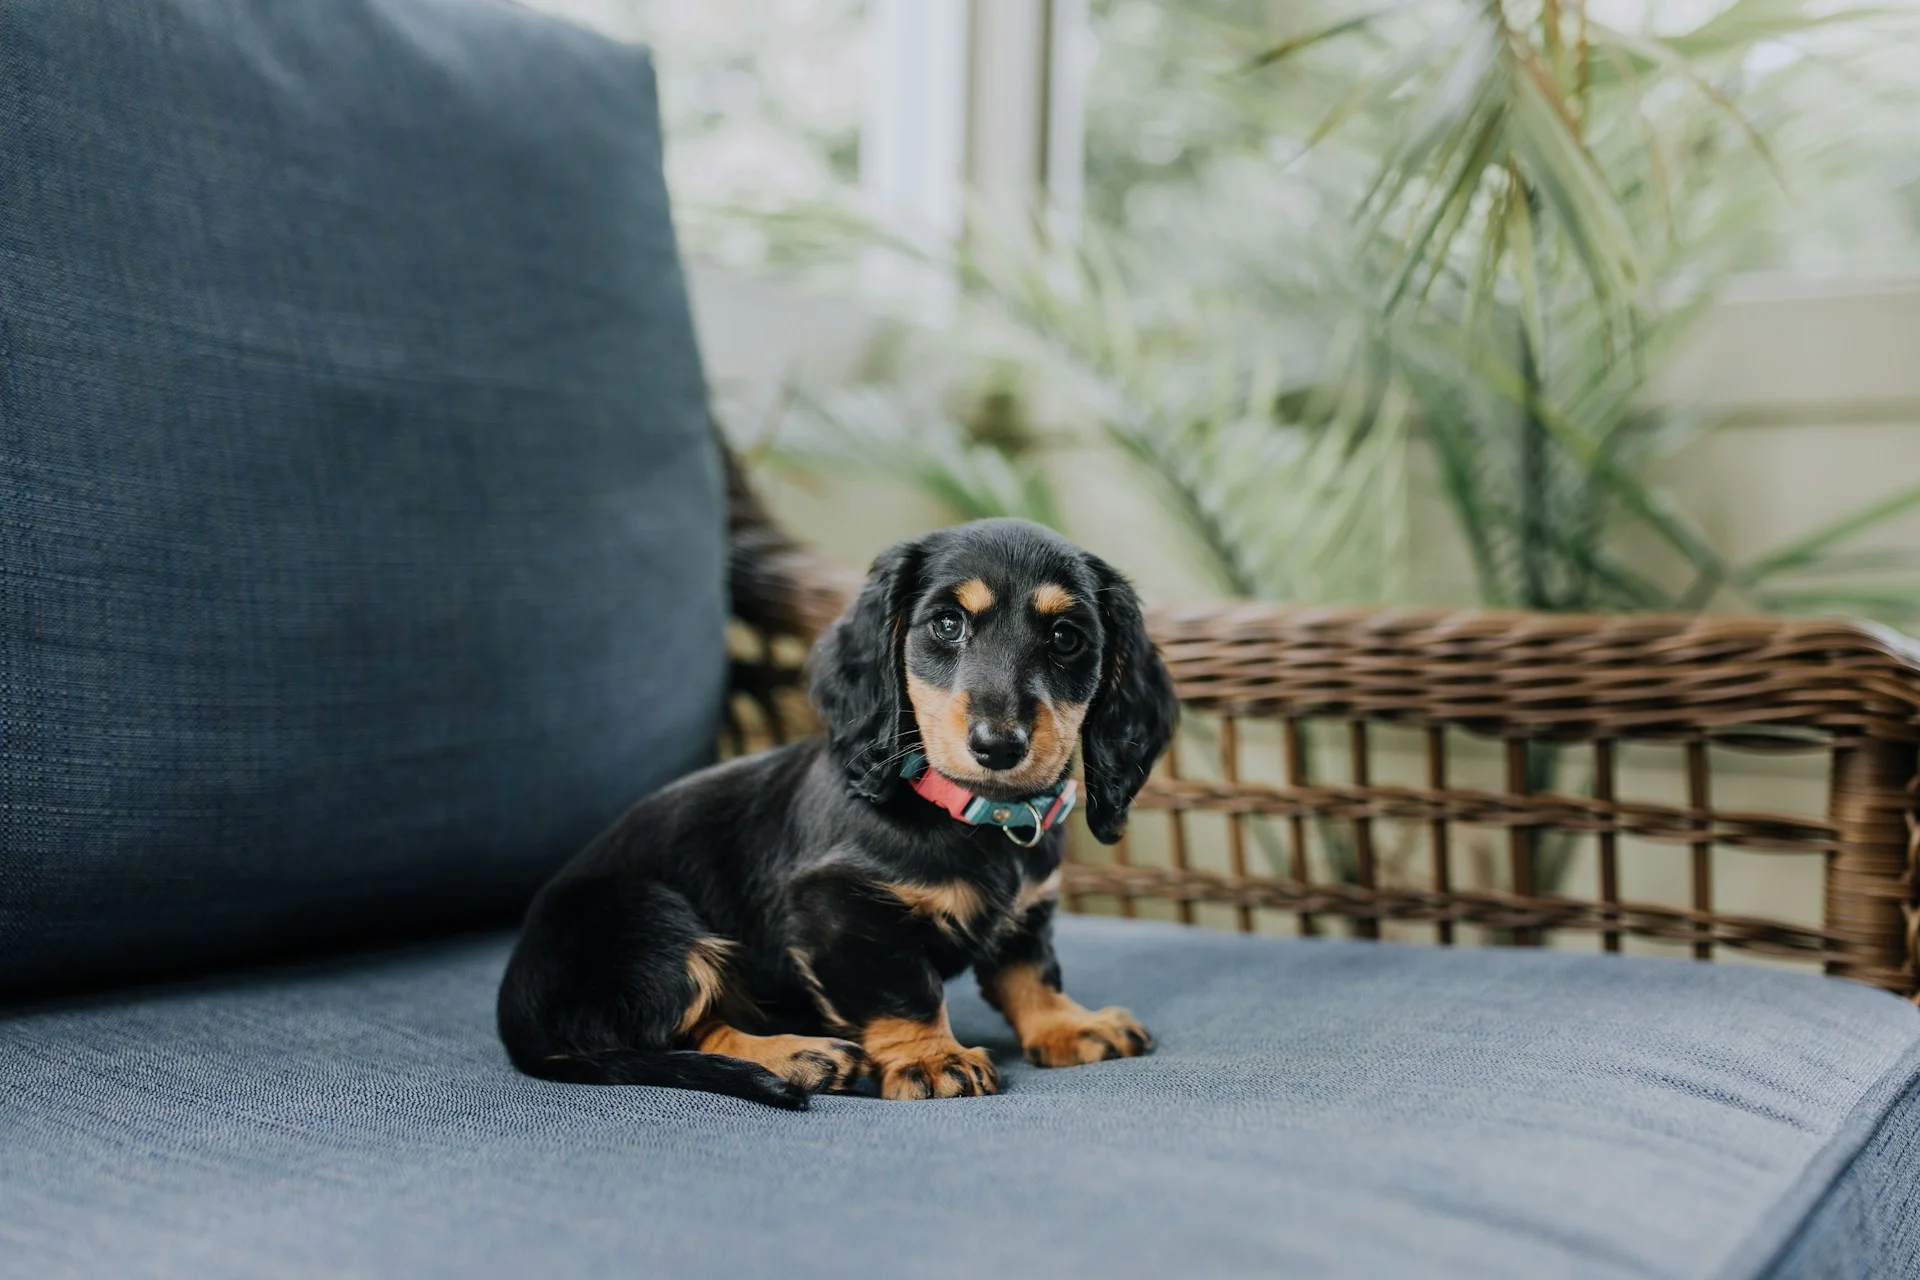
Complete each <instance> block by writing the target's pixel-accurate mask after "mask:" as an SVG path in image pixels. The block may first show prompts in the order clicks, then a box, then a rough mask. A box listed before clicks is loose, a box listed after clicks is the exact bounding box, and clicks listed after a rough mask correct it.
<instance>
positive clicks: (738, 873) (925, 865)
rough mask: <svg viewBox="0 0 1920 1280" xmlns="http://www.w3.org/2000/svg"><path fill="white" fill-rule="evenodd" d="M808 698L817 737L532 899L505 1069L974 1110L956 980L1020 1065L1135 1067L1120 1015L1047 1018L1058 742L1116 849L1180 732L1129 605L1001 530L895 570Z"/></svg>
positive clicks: (650, 816) (1070, 787) (1054, 972)
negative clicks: (815, 711) (954, 1009)
mask: <svg viewBox="0 0 1920 1280" xmlns="http://www.w3.org/2000/svg"><path fill="white" fill-rule="evenodd" d="M813 697H814V701H815V703H816V705H817V706H818V707H819V710H820V713H821V717H822V719H823V720H824V721H825V723H826V726H827V732H826V734H825V735H824V737H820V738H813V739H809V740H807V741H804V742H800V743H796V744H794V745H792V746H787V747H781V748H778V749H776V750H773V751H768V752H764V753H762V754H760V755H756V756H751V757H748V758H746V759H742V760H735V761H732V762H730V763H728V764H723V765H719V766H717V767H715V768H711V769H707V770H704V771H702V772H700V773H697V774H694V775H693V776H691V777H688V778H685V779H683V780H682V781H680V782H677V783H675V784H673V785H672V786H669V787H667V788H665V789H664V790H662V791H659V792H657V793H656V794H654V795H652V796H650V797H649V798H647V799H646V800H644V801H642V802H641V803H640V804H638V805H636V806H635V807H634V808H633V809H632V810H630V811H629V812H628V813H627V814H626V815H625V816H624V817H622V818H621V819H620V820H619V821H618V822H617V823H615V824H614V826H613V827H612V828H611V829H610V830H608V831H607V832H606V833H605V834H604V835H602V836H600V837H599V838H598V839H597V840H595V841H594V842H593V844H591V845H590V846H588V848H587V849H585V850H584V851H583V852H581V853H580V854H579V855H578V856H577V857H575V858H574V859H573V861H572V862H570V863H569V864H568V865H567V866H566V867H565V868H564V869H562V871H561V872H560V874H559V875H558V876H556V877H555V878H554V880H553V881H552V882H551V883H550V884H548V885H547V886H546V887H545V888H544V889H543V890H542V891H541V892H540V894H539V896H538V897H537V898H535V899H534V902H533V905H532V907H531V909H530V910H529V912H528V916H527V921H526V927H525V930H524V932H523V933H522V935H521V938H520V943H519V946H518V947H517V948H516V950H515V951H514V954H513V959H512V960H511V962H510V963H509V964H508V966H507V973H506V977H505V980H504V981H503V982H502V984H501V987H500V1007H499V1017H500V1035H501V1038H502V1039H503V1040H504V1041H505V1042H506V1046H507V1051H508V1053H509V1054H510V1055H511V1056H512V1058H513V1061H514V1063H515V1065H517V1066H518V1067H519V1068H520V1069H521V1070H522V1071H525V1072H528V1073H529V1074H532V1075H536V1076H543V1077H546V1078H548V1079H552V1080H564V1081H572V1082H578V1083H588V1084H653V1085H676V1086H679V1087H682V1088H689V1089H708V1090H713V1091H715V1092H719V1093H729V1094H734V1095H737V1096H739V1097H743V1098H751V1099H754V1100H756V1101H760V1102H766V1103H771V1104H773V1105H775V1106H783V1107H795V1108H799V1107H804V1106H806V1102H807V1095H808V1094H809V1093H812V1092H820V1091H846V1090H850V1089H852V1088H854V1087H855V1086H856V1085H858V1084H860V1082H861V1081H862V1080H863V1079H865V1078H866V1077H868V1076H869V1075H871V1076H873V1077H875V1078H876V1080H877V1084H878V1087H879V1091H880V1093H881V1094H882V1095H883V1096H885V1097H888V1098H927V1097H942V1098H944V1097H955V1096H960V1095H965V1094H983V1093H992V1092H994V1091H995V1089H996V1088H997V1087H998V1078H997V1076H996V1074H995V1072H994V1068H993V1064H992V1063H991V1062H990V1061H989V1060H988V1058H987V1055H986V1054H985V1053H984V1052H982V1051H981V1050H979V1049H969V1048H966V1047H965V1046H963V1045H961V1044H960V1043H959V1041H957V1040H955V1039H954V1037H953V1033H952V1031H951V1030H950V1029H949V1027H948V1023H947V1010H946V1001H945V996H944V992H943V988H942V984H943V983H944V981H945V980H946V979H948V978H951V977H953V976H955V975H957V974H958V973H960V972H961V971H962V970H964V969H966V968H967V967H968V966H969V965H971V966H972V967H973V969H974V970H975V972H976V973H977V975H978V977H979V980H980V986H981V989H982V990H983V991H984V992H985V994H986V997H987V999H988V1000H989V1001H991V1002H992V1003H993V1005H994V1006H995V1007H996V1008H998V1009H999V1010H1000V1011H1001V1012H1002V1013H1004V1014H1005V1015H1006V1018H1007V1021H1008V1022H1009V1023H1011V1024H1012V1026H1013V1029H1014V1031H1015V1033H1016V1034H1017V1035H1018V1036H1019V1038H1020V1043H1021V1045H1022V1047H1023V1048H1024V1050H1025V1052H1026V1056H1027V1057H1028V1059H1029V1060H1031V1061H1033V1062H1036V1063H1038V1064H1040V1065H1042V1066H1049V1067H1064V1066H1073V1065H1075V1064H1078V1063H1085V1062H1093V1061H1097V1060H1099V1059H1102V1058H1114V1057H1131V1056H1133V1055H1135V1054H1141V1053H1145V1052H1147V1051H1148V1050H1149V1049H1150V1048H1151V1047H1152V1043H1153V1042H1152V1040H1151V1038H1150V1037H1149V1036H1148V1035H1147V1032H1146V1030H1145V1028H1143V1027H1142V1026H1141V1025H1140V1024H1139V1023H1138V1022H1136V1021H1134V1019H1133V1017H1132V1016H1131V1015H1130V1014H1128V1013H1127V1012H1126V1011H1125V1010H1124V1009H1101V1010H1098V1011H1090V1010H1088V1009H1085V1008H1082V1007H1081V1006H1080V1005H1078V1004H1076V1003H1075V1002H1074V1001H1072V1000H1070V999H1068V998H1067V996H1066V995H1065V994H1063V992H1062V991H1061V984H1060V966H1059V964H1058V963H1057V962H1056V961H1055V959H1054V955H1053V948H1052V943H1051V933H1052V922H1053V913H1054V905H1055V900H1056V898H1057V896H1058V891H1059V883H1060V874H1059V868H1060V850H1061V843H1062V840H1063V838H1064V832H1063V831H1062V830H1061V826H1060V821H1061V819H1062V818H1064V816H1065V814H1066V812H1067V810H1069V809H1070V808H1071V807H1072V804H1073V800H1074V795H1075V792H1074V784H1073V783H1072V782H1071V780H1070V779H1069V771H1070V768H1071V764H1072V757H1073V751H1074V746H1075V744H1076V741H1077V742H1078V743H1079V744H1080V745H1081V747H1082V749H1083V756H1084V763H1085V769H1084V773H1085V778H1086V785H1087V810H1088V815H1087V816H1088V822H1089V825H1090V826H1091V828H1092V830H1093V833H1094V835H1095V836H1096V837H1098V838H1099V839H1100V840H1102V841H1105V842H1107V843H1112V842H1113V841H1114V840H1116V839H1117V838H1118V837H1119V834H1120V830H1121V828H1122V826H1123V825H1124V824H1125V822H1126V818H1127V809H1128V806H1129V805H1131V804H1132V802H1133V798H1134V795H1135V794H1136V793H1137V792H1138V791H1139V789H1140V786H1141V784H1142V783H1143V782H1144V781H1145V780H1146V777H1147V773H1148V771H1149V770H1150V769H1151V768H1152V766H1153V762H1154V759H1155V758H1156V757H1157V756H1158V755H1159V754H1160V752H1161V750H1162V749H1163V748H1164V747H1165V746H1166V743H1167V740H1168V738H1169V736H1170V735H1171V734H1172V732H1173V727H1174V719H1175V715H1176V704H1175V702H1174V696H1173V688H1172V684H1171V682H1170V680H1169V679H1168V677H1167V672H1166V669H1165V667H1163V666H1162V665H1161V662H1160V659H1159V657H1158V656H1157V655H1156V654H1155V653H1154V650H1153V645H1152V643H1151V641H1149V640H1148V638H1147V634H1146V630H1145V628H1144V626H1143V625H1142V622H1141V617H1140V605H1139V602H1138V601H1137V600H1136V599H1135V597H1134V593H1133V590H1132V588H1131V587H1129V586H1128V585H1127V583H1126V582H1125V580H1123V579H1122V578H1121V577H1120V575H1118V574H1117V573H1115V572H1114V571H1113V570H1112V569H1110V568H1109V567H1108V566H1107V565H1106V564H1104V563H1103V562H1101V561H1100V560H1098V559H1096V558H1094V557H1093V556H1090V555H1088V554H1086V553H1085V552H1083V551H1081V550H1079V549H1078V548H1076V547H1074V546H1073V545H1072V544H1070V543H1068V542H1066V541H1064V540H1062V539H1061V538H1059V537H1056V536H1055V535H1053V534H1052V533H1049V532H1047V531H1046V530H1045V529H1042V528H1040V527H1039V526H1037V525H1032V524H1028V523H1025V522H1023V521H1017V520H983V521H978V522H976V523H974V524H970V525H965V526H961V527H959V528H955V529H948V530H943V531H941V532H938V533H933V534H930V535H928V536H926V537H924V538H920V539H918V540H916V541H912V542H906V543H902V544H900V545H898V546H896V547H893V548H892V549H890V550H888V551H887V552H885V553H884V554H882V555H881V556H880V558H879V559H878V560H876V561H875V562H874V565H873V571H872V575H871V577H870V578H869V579H868V581H867V584H866V586H865V588H864V589H863V590H862V591H861V593H860V596H859V598H858V599H857V600H855V601H854V603H853V605H852V606H851V607H850V608H849V609H848V610H847V612H846V613H845V615H843V616H842V617H841V618H840V620H839V621H838V622H836V623H835V624H834V626H833V627H832V628H831V629H830V630H829V631H828V632H827V634H826V635H825V636H824V637H823V638H822V640H821V642H820V645H819V647H818V649H817V650H816V651H815V654H814V666H813Z"/></svg>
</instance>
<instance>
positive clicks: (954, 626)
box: [927, 613, 967, 644]
mask: <svg viewBox="0 0 1920 1280" xmlns="http://www.w3.org/2000/svg"><path fill="white" fill-rule="evenodd" d="M927 629H928V630H929V631H931V632H933V638H934V639H935V640H939V641H942V642H944V643H946V644H959V643H960V641H961V640H963V639H965V638H966V634H967V623H966V620H965V619H964V618H962V617H961V616H960V615H959V614H957V613H943V614H941V615H939V616H938V617H936V618H935V619H934V620H933V621H932V622H929V623H928V624H927Z"/></svg>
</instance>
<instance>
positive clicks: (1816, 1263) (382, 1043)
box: [0, 918, 1920, 1280]
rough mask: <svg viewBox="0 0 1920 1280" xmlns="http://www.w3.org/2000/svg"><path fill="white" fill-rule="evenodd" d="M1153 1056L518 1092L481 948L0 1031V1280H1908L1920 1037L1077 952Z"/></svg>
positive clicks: (1797, 991) (1609, 981) (1377, 954)
mask: <svg viewBox="0 0 1920 1280" xmlns="http://www.w3.org/2000/svg"><path fill="white" fill-rule="evenodd" d="M1060 932H1061V952H1062V960H1063V964H1064V967H1065V970H1066V974H1067V980H1068V986H1069V988H1070V989H1071V990H1073V991H1074V992H1075V993H1076V994H1077V995H1078V996H1079V997H1080V998H1081V999H1082V1000H1083V1001H1085V1002H1087V1003H1089V1004H1096V1005H1097V1004H1101V1003H1105V1002H1115V1003H1125V1004H1127V1005H1129V1006H1130V1007H1131V1008H1132V1009H1133V1010H1134V1011H1135V1012H1136V1013H1138V1014H1140V1015H1141V1017H1142V1018H1143V1019H1144V1020H1145V1022H1146V1023H1147V1025H1148V1026H1149V1027H1151V1028H1152V1029H1153V1031H1154V1032H1155V1034H1156V1035H1158V1036H1159V1038H1160V1049H1159V1051H1158V1052H1157V1053H1155V1054H1154V1055H1153V1056H1152V1057H1149V1058H1142V1059H1136V1060H1132V1061H1124V1062H1109V1063H1101V1064H1097V1065H1094V1066H1089V1067H1080V1068H1075V1069H1072V1070H1064V1071H1041V1070H1037V1069H1034V1068H1031V1067H1028V1066H1027V1065H1025V1064H1024V1063H1022V1062H1021V1061H1020V1059H1019V1053H1018V1050H1017V1048H1016V1047H1015V1046H1014V1045H1012V1044H1011V1043H1010V1042H1009V1037H1008V1033H1007V1030H1006V1027H1005V1024H1003V1023H1001V1022H1000V1021H999V1020H998V1019H997V1018H995V1017H994V1016H993V1015H992V1014H991V1013H990V1012H989V1011H988V1010H987V1009H986V1008H985V1007H984V1006H983V1005H982V1004H981V1002H980V1001H979V999H978V997H977V996H976V995H975V994H974V993H973V992H972V991H971V990H970V984H968V985H959V984H956V986H955V987H954V989H953V995H952V1005H953V1016H954V1025H955V1028H956V1031H957V1033H958V1034H959V1036H960V1037H961V1039H963V1040H965V1041H967V1042H968V1043H973V1044H986V1045H988V1046H989V1047H990V1048H991V1049H992V1051H993V1053H994V1056H995V1059H996V1060H997V1061H998V1062H999V1063H1000V1066H1001V1071H1002V1073H1003V1078H1004V1082H1005V1092H1003V1093H1002V1094H1000V1095H999V1096H997V1097H992V1098H963V1099H954V1100H951V1101H938V1102H916V1103H896V1102H882V1101H879V1100H877V1099H868V1098H822V1099H817V1100H816V1101H815V1103H814V1106H813V1109H812V1110H811V1111H808V1112H804V1113H800V1114H794V1113H789V1112H779V1111H773V1110H769V1109H766V1108H760V1107H756V1106H754V1105H752V1104H750V1103H745V1102H740V1101H737V1100H735V1099H731V1098H720V1097H715V1096H713V1095H710V1094H697V1093H683V1092H674V1091H670V1090H661V1089H649V1088H626V1089H621V1088H603V1089H595V1088H591V1087H583V1086H568V1085H556V1084H549V1083H545V1082H542V1081H536V1080H530V1079H527V1078H525V1077H523V1076H519V1075H517V1074H515V1073H514V1071H513V1069H512V1068H511V1067H510V1066H508V1064H507V1062H506V1059H505V1055H504V1054H503V1053H502V1052H501V1050H500V1047H499V1045H498V1042H497V1041H496V1040H495V1038H494V1032H493V1016H492V1015H493V997H494V991H495V986H496V984H497V983H498V981H499V976H500V970H501V966H502V965H503V964H504V962H505V958H506V948H507V944H506V942H505V941H504V940H498V941H481V942H472V943H464V944H459V945H452V946H440V947H436V948H433V949H421V950H414V951H410V952H407V953H404V954H396V955H391V956H388V957H386V958H384V959H368V960H363V961H355V962H352V963H337V962H336V963H333V964H331V965H329V966H327V967H312V968H307V969H304V970H300V971H293V972H282V973H278V974H271V975H261V976H258V977H255V978H252V979H246V980H234V981H230V982H224V983H220V984H217V985H216V984H210V983H209V984H202V985H198V986H194V987H187V988H181V989H176V990H172V991H167V992H160V993H149V994H144V995H139V996H127V997H124V998H116V999H113V1000H109V1001H96V1002H93V1003H88V1004H65V1005H57V1006H46V1007H43V1008H40V1009H37V1010H19V1011H16V1012H15V1013H14V1014H13V1015H12V1016H10V1017H6V1016H0V1079H3V1080H6V1081H7V1082H8V1086H9V1087H8V1089H7V1090H5V1091H0V1245H3V1246H4V1249H5V1253H4V1256H5V1257H6V1258H7V1262H8V1265H9V1266H10V1267H11V1268H12V1269H15V1270H18V1271H19V1272H20V1273H21V1274H23V1275H41V1274H65V1273H84V1274H95V1275H118V1274H129V1273H138V1274H141V1275H149V1276H183V1277H184V1276H194V1277H204V1276H226V1275H233V1276H252V1275H301V1274H307V1275H339V1274H363V1275H410V1276H413V1275H418V1276H427V1275H446V1276H473V1275H499V1276H525V1275H596V1274H605V1275H649V1276H685V1277H701V1276H713V1277H716V1278H718V1277H727V1278H729V1280H730V1278H732V1277H739V1276H773V1275H777V1276H792V1277H812V1276H820V1277H828V1278H831V1280H840V1278H841V1277H845V1276H848V1275H885V1276H894V1275H910V1276H951V1277H956V1278H961V1280H980V1278H981V1277H987V1276H1069V1275H1071V1276H1105V1277H1120V1276H1180V1277H1186V1276H1254V1275H1260V1276H1269V1275H1271V1276H1316V1277H1320V1276H1325V1277H1343V1276H1353V1277H1379V1276H1420V1277H1428V1276H1438V1277H1449V1276H1458V1277H1471V1278H1473V1280H1483V1278H1486V1277H1507V1276H1512V1277H1525V1278H1526V1280H1537V1278H1538V1277H1542V1276H1591V1277H1614V1276H1619V1277H1640V1278H1644V1277H1675V1278H1676V1280H1679V1278H1685V1280H1697V1278H1699V1277H1707V1276H1714V1275H1719V1276H1721V1277H1724V1278H1726V1280H1733V1278H1734V1277H1740V1278H1746V1277H1753V1276H1760V1275H1782V1276H1803V1275H1832V1276H1867V1275H1884V1276H1896V1275H1914V1274H1920V1180H1916V1179H1915V1178H1914V1176H1913V1169H1914V1167H1915V1164H1916V1161H1920V1095H1916V1094H1915V1092H1914V1091H1913V1085H1914V1081H1915V1075H1916V1072H1917V1071H1920V1014H1916V1013H1915V1011H1914V1010H1913V1008H1912V1007H1911V1006H1909V1005H1907V1004H1906V1003H1904V1002H1903V1001H1900V1000H1897V999H1895V998H1894V997H1892V996H1889V995H1885V994H1883V993H1880V992H1876V991H1872V990H1868V989H1867V988H1865V987H1860V986H1855V985H1851V984H1848V983H1844V982H1841V981H1839V980H1836V979H1824V978H1816V977H1806V976H1800V975H1793V974H1781V973H1778V972H1771V971H1766V970H1758V969H1753V968H1742V967H1736V966H1726V965H1713V966H1708V965H1697V964H1686V963H1681V962H1677V961H1670V960H1621V959H1618V958H1613V957H1600V956H1591V955H1588V956H1579V955H1569V954H1564V953H1561V954H1555V953H1537V952H1534V953H1530V952H1519V951H1512V950H1507V951H1434V950H1426V949H1416V948H1407V947H1392V946H1378V945H1367V944H1363V943H1340V942H1316V941H1310V942H1286V941H1276V940H1271V939H1257V938H1242V937H1237V936H1234V935H1229V934H1219V933H1207V932H1201V931H1197V930H1183V929H1180V928H1178V927H1177V926H1169V925H1152V924H1129V923H1123V922H1111V921H1091V920H1085V919H1080V918H1071V919H1068V920H1066V921H1064V922H1063V923H1062V926H1061V931H1060Z"/></svg>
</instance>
